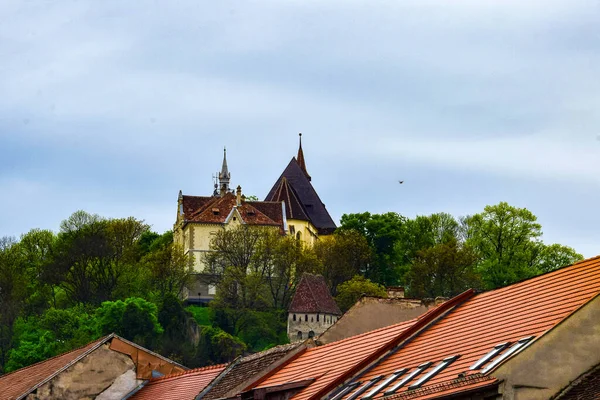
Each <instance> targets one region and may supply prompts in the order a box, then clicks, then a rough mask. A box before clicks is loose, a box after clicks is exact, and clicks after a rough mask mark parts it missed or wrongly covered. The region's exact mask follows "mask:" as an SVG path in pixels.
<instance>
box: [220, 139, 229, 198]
mask: <svg viewBox="0 0 600 400" xmlns="http://www.w3.org/2000/svg"><path fill="white" fill-rule="evenodd" d="M229 178H231V174H230V173H229V170H228V169H227V149H226V148H225V147H223V166H222V167H221V172H219V187H220V190H219V193H220V194H221V196H224V195H225V193H227V192H228V191H229Z"/></svg>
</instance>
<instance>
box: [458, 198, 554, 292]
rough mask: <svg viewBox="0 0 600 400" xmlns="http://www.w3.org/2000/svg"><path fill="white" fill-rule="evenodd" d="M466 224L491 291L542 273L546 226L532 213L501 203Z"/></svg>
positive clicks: (485, 282) (473, 217)
mask: <svg viewBox="0 0 600 400" xmlns="http://www.w3.org/2000/svg"><path fill="white" fill-rule="evenodd" d="M465 225H466V237H467V244H469V245H470V246H472V247H473V248H474V249H475V250H476V251H477V253H478V255H479V257H480V260H481V262H480V263H479V266H478V268H479V271H480V273H481V276H482V278H483V281H484V284H485V285H486V287H487V288H488V289H493V288H497V287H501V286H506V285H509V284H511V283H513V282H516V281H519V280H522V279H525V278H529V277H532V276H535V275H537V274H538V273H539V270H538V269H537V268H536V260H537V258H538V256H539V253H540V250H541V246H540V243H541V241H540V237H541V236H542V227H541V225H540V224H539V223H538V222H537V218H536V216H535V215H533V213H532V212H531V211H529V210H527V209H526V208H517V207H513V206H510V205H509V204H508V203H505V202H501V203H499V204H497V205H494V206H486V207H485V209H484V211H483V212H482V213H479V214H475V215H473V216H471V217H467V218H466V219H465Z"/></svg>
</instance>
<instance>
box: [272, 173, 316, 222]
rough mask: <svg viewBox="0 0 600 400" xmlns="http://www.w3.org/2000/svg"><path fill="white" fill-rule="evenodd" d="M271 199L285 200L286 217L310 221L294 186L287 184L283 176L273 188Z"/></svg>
mask: <svg viewBox="0 0 600 400" xmlns="http://www.w3.org/2000/svg"><path fill="white" fill-rule="evenodd" d="M271 200H272V201H284V202H285V216H286V218H288V219H299V220H303V221H310V218H308V215H307V214H306V210H305V209H304V206H303V205H302V203H301V202H300V200H299V199H298V194H297V193H296V191H295V190H294V188H293V187H292V186H291V185H290V184H289V182H288V180H287V178H286V177H285V176H284V177H283V178H282V179H281V180H280V181H279V186H278V187H277V188H276V189H275V194H274V195H273V197H272V198H271Z"/></svg>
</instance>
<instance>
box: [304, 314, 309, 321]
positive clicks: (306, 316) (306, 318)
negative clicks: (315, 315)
mask: <svg viewBox="0 0 600 400" xmlns="http://www.w3.org/2000/svg"><path fill="white" fill-rule="evenodd" d="M304 322H308V314H304Z"/></svg>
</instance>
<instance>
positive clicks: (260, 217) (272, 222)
mask: <svg viewBox="0 0 600 400" xmlns="http://www.w3.org/2000/svg"><path fill="white" fill-rule="evenodd" d="M182 205H183V213H184V218H185V221H186V222H196V223H205V224H224V223H225V222H226V221H227V217H228V216H229V214H231V211H232V210H233V209H234V208H235V209H237V210H238V212H239V214H240V217H241V218H242V222H243V223H245V224H249V225H265V226H283V207H282V205H281V202H279V203H276V202H254V201H253V202H249V201H245V200H242V203H241V205H240V206H237V199H236V195H234V194H233V193H229V192H228V193H226V194H225V195H224V196H222V197H221V196H212V197H199V196H187V195H185V196H182Z"/></svg>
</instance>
